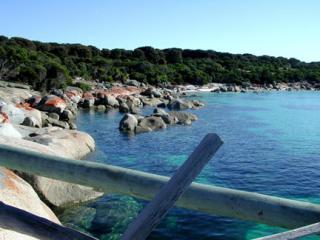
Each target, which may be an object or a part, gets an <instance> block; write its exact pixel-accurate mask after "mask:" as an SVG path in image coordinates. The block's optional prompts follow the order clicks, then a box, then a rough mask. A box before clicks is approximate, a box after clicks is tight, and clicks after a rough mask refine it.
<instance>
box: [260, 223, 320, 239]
mask: <svg viewBox="0 0 320 240" xmlns="http://www.w3.org/2000/svg"><path fill="white" fill-rule="evenodd" d="M319 233H320V223H314V224H311V225H308V226H304V227H301V228H296V229H293V230H290V231H286V232H283V233H278V234H273V235H270V236H266V237H261V238H256V240H291V239H297V238H300V237H305V236H309V235H312V234H319Z"/></svg>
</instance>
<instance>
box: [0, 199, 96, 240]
mask: <svg viewBox="0 0 320 240" xmlns="http://www.w3.org/2000/svg"><path fill="white" fill-rule="evenodd" d="M0 227H1V228H3V229H8V230H12V231H15V232H18V233H21V234H25V235H28V236H32V237H35V238H37V239H41V240H97V238H94V237H91V236H89V235H87V234H84V233H81V232H78V231H76V230H73V229H71V228H68V227H64V226H62V225H59V224H57V223H54V222H51V221H49V220H48V219H46V218H42V217H39V216H37V215H34V214H32V213H29V212H26V211H24V210H21V209H19V208H16V207H12V206H10V205H7V204H5V203H3V202H0Z"/></svg>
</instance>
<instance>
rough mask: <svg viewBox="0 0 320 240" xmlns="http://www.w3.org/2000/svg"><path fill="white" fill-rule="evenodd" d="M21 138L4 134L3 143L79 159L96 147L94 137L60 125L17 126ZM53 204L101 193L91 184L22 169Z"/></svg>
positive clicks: (26, 176) (66, 202) (40, 192)
mask: <svg viewBox="0 0 320 240" xmlns="http://www.w3.org/2000/svg"><path fill="white" fill-rule="evenodd" d="M16 129H17V131H18V132H19V133H20V134H21V136H22V138H12V137H3V138H1V140H0V143H1V144H6V145H9V146H14V147H17V146H19V147H20V148H22V149H26V150H31V151H36V152H40V153H43V154H49V155H53V156H60V157H66V158H73V159H80V158H82V157H84V156H85V155H86V154H88V153H89V152H91V151H93V150H94V147H95V145H94V140H93V139H92V138H91V137H90V136H89V135H88V134H86V133H82V132H78V131H73V130H63V129H61V128H57V127H51V128H42V129H34V128H28V127H24V126H16ZM20 175H21V176H22V177H23V178H24V179H26V180H27V181H28V182H29V183H30V184H31V185H32V186H33V187H34V189H35V190H36V192H37V193H38V194H39V195H40V196H41V197H42V198H43V200H44V201H45V202H46V203H48V204H49V205H50V206H55V207H59V206H62V205H65V204H70V203H75V202H82V201H87V200H90V199H93V198H97V197H99V196H101V195H102V193H99V192H96V191H94V190H93V189H92V188H90V187H85V186H80V185H76V184H71V183H67V182H62V181H58V180H53V179H49V178H45V177H41V176H34V175H31V174H27V173H20Z"/></svg>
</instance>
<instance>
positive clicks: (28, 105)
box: [16, 102, 33, 111]
mask: <svg viewBox="0 0 320 240" xmlns="http://www.w3.org/2000/svg"><path fill="white" fill-rule="evenodd" d="M16 107H17V108H23V109H25V110H28V111H31V110H32V109H33V108H32V107H31V104H30V103H26V102H25V103H17V104H16Z"/></svg>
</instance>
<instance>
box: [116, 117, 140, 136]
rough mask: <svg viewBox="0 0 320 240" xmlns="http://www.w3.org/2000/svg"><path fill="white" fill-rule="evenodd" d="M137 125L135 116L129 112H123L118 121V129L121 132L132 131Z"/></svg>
mask: <svg viewBox="0 0 320 240" xmlns="http://www.w3.org/2000/svg"><path fill="white" fill-rule="evenodd" d="M137 126H138V120H137V118H136V117H135V116H134V115H132V114H130V113H127V114H125V115H124V116H123V118H122V119H121V121H120V123H119V129H120V131H123V132H134V130H135V128H136V127H137Z"/></svg>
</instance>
